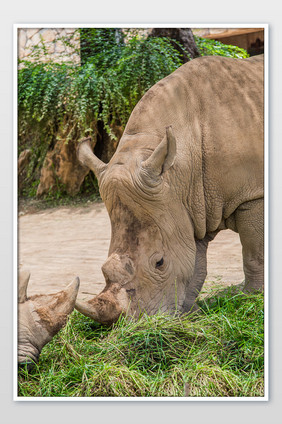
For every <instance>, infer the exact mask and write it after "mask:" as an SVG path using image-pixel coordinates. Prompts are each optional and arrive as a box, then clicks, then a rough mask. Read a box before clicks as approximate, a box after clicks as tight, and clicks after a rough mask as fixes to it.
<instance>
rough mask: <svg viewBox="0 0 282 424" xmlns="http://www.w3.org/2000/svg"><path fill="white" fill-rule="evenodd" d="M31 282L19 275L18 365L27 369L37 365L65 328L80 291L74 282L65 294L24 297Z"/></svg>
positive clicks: (22, 272)
mask: <svg viewBox="0 0 282 424" xmlns="http://www.w3.org/2000/svg"><path fill="white" fill-rule="evenodd" d="M29 278H30V273H29V272H28V271H20V273H19V288H18V364H19V365H24V364H27V365H28V366H30V365H32V364H33V363H35V362H37V361H38V358H39V355H40V352H41V350H42V348H43V346H45V345H46V344H47V343H48V342H49V341H50V340H51V339H52V338H53V337H54V335H55V334H56V333H58V331H59V330H60V329H61V328H62V327H63V326H64V325H65V323H66V321H67V317H68V315H69V314H70V313H71V312H72V311H73V309H74V305H75V300H76V296H77V293H78V288H79V279H78V278H75V279H74V281H73V282H72V283H71V284H69V285H68V286H67V287H66V288H65V290H62V291H60V292H58V293H55V294H48V295H34V296H30V297H27V286H28V282H29Z"/></svg>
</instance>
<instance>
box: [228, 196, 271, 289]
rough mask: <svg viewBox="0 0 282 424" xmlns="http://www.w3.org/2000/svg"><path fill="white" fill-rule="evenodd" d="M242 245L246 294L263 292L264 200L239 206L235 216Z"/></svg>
mask: <svg viewBox="0 0 282 424" xmlns="http://www.w3.org/2000/svg"><path fill="white" fill-rule="evenodd" d="M235 220H236V227H237V230H238V232H239V236H240V240H241V243H242V248H243V249H242V252H243V267H244V274H245V285H244V292H252V291H255V290H263V285H264V225H263V224H264V203H263V199H257V200H253V201H250V202H246V203H244V204H242V205H241V206H239V208H238V209H237V210H236V215H235Z"/></svg>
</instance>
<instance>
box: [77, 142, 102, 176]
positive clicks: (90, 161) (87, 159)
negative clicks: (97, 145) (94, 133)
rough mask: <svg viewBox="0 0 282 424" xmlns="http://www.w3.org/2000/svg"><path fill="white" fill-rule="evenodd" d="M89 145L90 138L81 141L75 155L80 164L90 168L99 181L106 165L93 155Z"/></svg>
mask: <svg viewBox="0 0 282 424" xmlns="http://www.w3.org/2000/svg"><path fill="white" fill-rule="evenodd" d="M91 143H92V139H91V137H88V138H84V139H82V140H81V141H80V142H79V144H78V146H77V150H76V153H77V157H78V160H79V161H80V163H81V164H82V165H84V166H87V167H88V168H90V169H91V171H93V172H94V174H95V175H96V178H97V180H98V181H99V179H100V176H101V174H102V172H103V171H104V170H105V169H106V167H107V165H106V164H105V163H104V162H102V161H101V160H100V159H99V158H97V156H95V155H94V153H93V150H92V147H91Z"/></svg>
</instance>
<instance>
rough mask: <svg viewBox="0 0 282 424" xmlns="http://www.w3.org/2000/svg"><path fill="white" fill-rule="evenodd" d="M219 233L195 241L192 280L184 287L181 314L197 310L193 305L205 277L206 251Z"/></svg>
mask: <svg viewBox="0 0 282 424" xmlns="http://www.w3.org/2000/svg"><path fill="white" fill-rule="evenodd" d="M218 232H219V231H214V232H213V233H209V234H207V235H206V236H205V237H204V238H203V239H202V240H196V249H197V250H196V261H195V270H194V275H193V278H192V280H191V281H190V282H189V283H188V285H187V287H186V295H185V300H184V304H183V312H193V311H195V310H197V309H198V306H197V305H196V304H195V301H196V299H197V297H198V296H199V293H200V291H201V289H202V287H203V284H204V282H205V278H206V276H207V249H208V244H209V242H210V241H212V240H213V239H214V238H215V236H216V235H217V233H218Z"/></svg>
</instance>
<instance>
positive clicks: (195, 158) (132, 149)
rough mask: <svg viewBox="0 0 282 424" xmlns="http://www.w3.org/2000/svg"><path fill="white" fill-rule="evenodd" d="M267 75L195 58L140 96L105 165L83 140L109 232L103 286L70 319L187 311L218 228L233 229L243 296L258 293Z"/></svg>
mask: <svg viewBox="0 0 282 424" xmlns="http://www.w3.org/2000/svg"><path fill="white" fill-rule="evenodd" d="M263 69H264V66H263V56H261V57H254V58H248V59H244V60H242V59H231V58H223V57H202V58H198V59H194V60H193V61H191V62H188V63H187V64H185V65H183V66H181V67H180V68H179V69H177V70H176V71H175V72H173V73H172V74H171V75H169V76H168V77H166V78H164V79H163V80H161V81H159V82H158V83H157V84H155V85H154V86H153V87H152V88H151V89H150V90H149V91H148V92H147V93H146V94H145V95H144V96H143V98H142V99H141V100H140V101H139V103H138V104H137V106H136V107H135V108H134V110H133V112H132V114H131V116H130V118H129V121H128V123H127V125H126V128H125V130H124V134H123V136H122V138H121V140H120V143H119V145H118V148H117V150H116V153H115V154H114V156H113V157H112V159H111V160H110V162H109V163H108V164H104V163H103V162H101V161H100V160H99V159H98V158H97V157H96V156H95V155H94V154H93V152H92V149H91V147H90V143H89V139H84V140H83V141H82V142H81V143H80V145H79V147H78V158H79V160H80V161H81V163H82V164H83V165H85V166H87V167H88V168H90V169H91V170H92V171H93V172H94V173H95V175H96V177H97V179H98V182H99V188H100V193H101V197H102V199H103V201H104V202H105V205H106V208H107V210H108V213H109V216H110V220H111V226H112V235H111V244H110V249H109V256H108V259H107V261H106V262H105V264H104V265H103V267H102V271H103V274H104V276H105V280H106V287H105V289H104V290H103V291H102V292H101V293H100V294H99V295H98V296H97V297H95V298H93V299H92V300H89V301H87V302H86V301H84V302H83V301H79V302H78V301H77V302H76V309H77V310H78V311H80V312H81V313H83V314H85V315H87V316H89V317H92V318H93V319H94V320H96V321H98V322H101V323H112V322H114V321H115V320H117V318H118V317H119V315H120V314H121V313H124V312H127V313H128V314H130V315H135V316H136V315H138V314H139V313H140V312H142V311H144V310H145V311H146V312H147V313H148V314H154V313H156V312H157V311H162V312H165V311H173V310H175V308H177V310H178V311H180V312H183V311H186V312H188V311H189V310H191V308H192V307H193V305H194V303H195V299H196V297H197V296H198V294H199V292H200V290H201V287H202V285H203V282H204V280H205V277H206V273H207V266H206V262H207V261H206V252H207V247H208V243H209V241H211V240H212V239H213V238H214V237H215V235H216V234H217V233H218V232H219V231H220V230H224V229H231V230H233V231H235V232H237V233H239V236H240V240H241V243H242V247H243V263H244V273H245V290H246V291H247V290H254V289H259V288H262V286H263V276H264V262H263V221H264V206H263V185H264V175H263V164H264V146H263V140H264V90H263V88H264V84H263V76H264V70H263Z"/></svg>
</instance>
